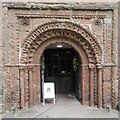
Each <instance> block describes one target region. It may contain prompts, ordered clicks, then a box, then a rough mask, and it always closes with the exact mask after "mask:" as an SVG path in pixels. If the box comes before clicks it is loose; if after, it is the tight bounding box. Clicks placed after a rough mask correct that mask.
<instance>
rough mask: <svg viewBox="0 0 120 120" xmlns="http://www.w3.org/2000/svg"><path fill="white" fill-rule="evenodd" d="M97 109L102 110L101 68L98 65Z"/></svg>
mask: <svg viewBox="0 0 120 120" xmlns="http://www.w3.org/2000/svg"><path fill="white" fill-rule="evenodd" d="M97 69H98V108H102V66H100V65H98V67H97Z"/></svg>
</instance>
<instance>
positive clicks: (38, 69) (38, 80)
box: [37, 66, 40, 104]
mask: <svg viewBox="0 0 120 120" xmlns="http://www.w3.org/2000/svg"><path fill="white" fill-rule="evenodd" d="M37 73H38V78H37V103H38V104H40V66H38V67H37Z"/></svg>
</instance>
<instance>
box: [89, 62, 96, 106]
mask: <svg viewBox="0 0 120 120" xmlns="http://www.w3.org/2000/svg"><path fill="white" fill-rule="evenodd" d="M89 68H90V106H94V70H95V65H94V64H89Z"/></svg>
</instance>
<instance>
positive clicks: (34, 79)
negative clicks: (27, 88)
mask: <svg viewBox="0 0 120 120" xmlns="http://www.w3.org/2000/svg"><path fill="white" fill-rule="evenodd" d="M36 73H37V71H36V67H35V66H34V67H33V93H34V94H33V104H34V105H35V104H36V97H37V94H36V93H37V91H36V79H37V74H36Z"/></svg>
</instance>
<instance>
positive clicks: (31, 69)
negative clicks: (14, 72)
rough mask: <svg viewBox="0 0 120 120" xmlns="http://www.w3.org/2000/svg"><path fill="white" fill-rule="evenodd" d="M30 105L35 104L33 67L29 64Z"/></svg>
mask: <svg viewBox="0 0 120 120" xmlns="http://www.w3.org/2000/svg"><path fill="white" fill-rule="evenodd" d="M28 69H29V107H32V106H33V94H34V93H33V67H32V66H29V68H28Z"/></svg>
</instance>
